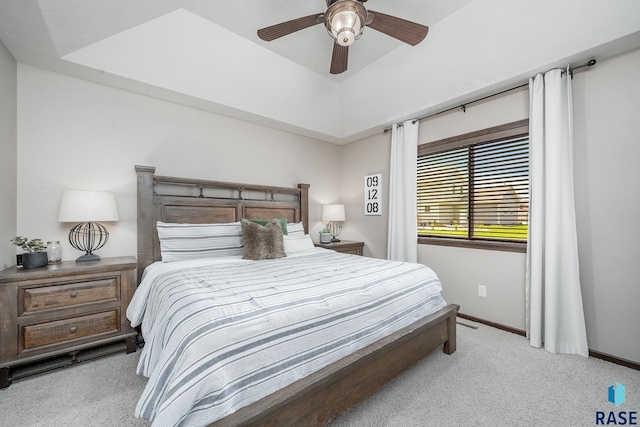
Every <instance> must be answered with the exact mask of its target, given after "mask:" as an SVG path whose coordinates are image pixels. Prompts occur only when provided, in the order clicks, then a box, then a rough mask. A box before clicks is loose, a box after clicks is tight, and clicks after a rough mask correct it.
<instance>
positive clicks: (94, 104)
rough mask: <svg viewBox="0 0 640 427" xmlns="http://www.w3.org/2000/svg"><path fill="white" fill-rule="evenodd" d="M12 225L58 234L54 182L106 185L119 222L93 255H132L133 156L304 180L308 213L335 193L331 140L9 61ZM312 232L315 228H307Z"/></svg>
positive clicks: (190, 170)
mask: <svg viewBox="0 0 640 427" xmlns="http://www.w3.org/2000/svg"><path fill="white" fill-rule="evenodd" d="M17 123H18V154H17V170H18V172H17V174H18V180H17V181H18V183H17V190H18V199H17V212H18V226H17V228H18V233H20V234H23V235H27V236H28V237H39V238H42V239H43V240H60V242H61V243H62V244H63V259H66V260H69V259H75V258H77V257H78V256H79V255H81V253H80V252H79V251H77V250H75V249H73V248H72V247H71V246H70V245H69V242H68V239H67V234H68V230H69V228H70V227H71V226H72V224H61V223H58V222H57V215H58V207H59V202H60V195H61V193H62V191H64V190H68V189H83V190H103V191H113V192H115V194H116V199H117V202H118V210H119V214H120V221H119V222H117V223H114V224H107V226H108V229H109V232H110V237H109V242H108V244H107V245H106V246H105V247H104V248H102V249H100V250H99V251H98V252H97V253H98V254H100V255H102V256H121V255H135V254H136V174H135V171H134V165H136V164H139V165H150V166H156V167H157V173H158V174H160V175H167V176H184V177H193V178H202V179H209V180H217V181H234V182H248V183H254V184H255V183H262V184H265V185H275V186H295V185H297V184H298V183H299V182H305V183H308V184H310V185H311V188H310V221H311V225H312V227H313V228H312V231H317V230H319V225H320V215H321V212H320V210H321V205H322V204H324V203H330V202H334V201H336V199H337V198H338V196H339V192H340V163H339V152H340V147H339V146H336V145H333V144H330V143H327V142H322V141H318V140H314V139H311V138H306V137H301V136H297V135H293V134H290V133H287V132H282V131H278V130H273V129H270V128H266V127H263V126H259V125H255V124H250V123H247V122H243V121H241V120H237V119H231V118H228V117H224V116H221V115H217V114H214V113H210V112H205V111H202V110H198V109H195V108H191V107H185V106H183V105H178V104H173V103H170V102H167V101H162V100H158V99H155V98H151V97H147V96H144V95H139V94H136V93H132V92H127V91H124V90H120V89H114V88H111V87H107V86H103V85H100V84H97V83H92V82H89V81H85V80H81V79H78V78H75V77H69V76H65V75H62V74H57V73H53V72H50V71H46V70H43V69H40V68H35V67H31V66H28V65H23V64H18V119H17ZM312 235H313V236H316V235H317V233H313V234H312Z"/></svg>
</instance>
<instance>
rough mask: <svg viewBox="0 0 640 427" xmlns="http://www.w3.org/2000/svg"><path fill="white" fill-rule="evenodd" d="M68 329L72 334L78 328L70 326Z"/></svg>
mask: <svg viewBox="0 0 640 427" xmlns="http://www.w3.org/2000/svg"><path fill="white" fill-rule="evenodd" d="M69 330H70V331H71V333H72V334H73V333H75V332H76V331H77V330H78V328H77V327H76V326H72V327H71V328H70V329H69Z"/></svg>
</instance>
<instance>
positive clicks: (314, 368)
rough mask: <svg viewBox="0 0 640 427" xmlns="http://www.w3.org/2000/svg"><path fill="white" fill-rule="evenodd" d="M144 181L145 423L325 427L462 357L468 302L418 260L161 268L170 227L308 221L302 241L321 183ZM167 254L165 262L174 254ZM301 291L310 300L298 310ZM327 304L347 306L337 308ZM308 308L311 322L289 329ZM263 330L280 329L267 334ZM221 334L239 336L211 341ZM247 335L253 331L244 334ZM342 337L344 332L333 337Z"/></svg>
mask: <svg viewBox="0 0 640 427" xmlns="http://www.w3.org/2000/svg"><path fill="white" fill-rule="evenodd" d="M136 172H137V177H138V279H139V283H141V285H140V286H139V288H138V290H137V291H136V296H134V300H132V304H131V306H130V308H131V310H128V311H127V316H128V317H129V318H130V319H131V320H132V323H133V324H134V325H137V324H141V326H142V331H143V332H145V335H144V338H145V347H144V348H143V351H142V353H141V360H140V364H139V366H138V373H141V374H143V375H145V376H148V377H149V378H150V380H149V383H148V384H147V388H146V389H145V391H144V393H143V396H142V397H141V399H140V402H138V408H137V414H136V415H137V416H141V417H143V418H153V419H154V425H207V424H209V425H212V426H215V427H221V426H250V425H255V426H258V425H260V426H275V425H282V426H288V425H291V426H293V425H295V426H316V425H325V424H327V423H329V422H330V421H331V420H333V419H335V418H336V417H338V416H339V415H340V414H341V413H343V412H345V411H346V410H348V409H349V408H350V407H352V406H354V405H355V404H357V403H358V402H360V401H362V400H363V399H364V398H366V397H367V396H369V395H371V394H372V393H374V392H375V391H376V390H378V389H379V388H380V387H382V386H383V385H384V384H385V383H387V382H388V381H390V380H391V379H393V378H394V377H395V376H397V375H398V374H399V373H400V372H402V371H403V370H405V369H406V368H408V367H409V366H411V365H412V364H414V363H415V362H417V361H418V360H420V359H421V358H422V357H424V356H425V355H426V354H428V353H429V352H431V351H433V350H434V349H435V348H437V347H440V346H442V348H443V350H444V352H445V353H447V354H451V353H453V352H455V349H456V335H455V334H456V323H455V321H456V315H457V312H458V308H459V307H458V306H457V305H455V304H448V305H447V304H446V303H444V300H442V299H441V295H440V292H439V290H440V288H439V286H440V284H439V280H438V279H437V276H435V274H434V273H433V272H431V271H430V270H429V269H427V268H426V267H424V266H421V265H419V264H407V263H395V262H392V261H385V260H375V259H372V258H364V257H359V256H355V255H346V254H338V253H336V252H334V251H329V250H326V249H321V248H305V250H301V251H300V252H299V253H289V252H288V253H287V256H286V257H283V258H281V259H275V260H271V259H268V260H261V261H250V260H244V259H238V258H241V257H237V256H236V257H234V256H230V257H221V258H216V259H186V260H181V259H178V258H176V260H175V261H176V262H159V261H160V260H162V251H161V244H160V238H159V235H158V230H160V233H161V237H162V236H163V234H162V233H164V231H163V229H162V227H161V226H160V225H162V224H169V225H168V227H170V228H171V227H174V226H177V225H179V224H197V226H195V227H196V228H197V227H199V226H200V225H202V226H203V227H204V226H209V225H212V224H213V225H214V226H215V227H220V229H225V230H227V229H229V228H231V227H235V224H237V223H238V222H239V221H240V219H241V218H246V219H252V220H270V219H278V220H280V221H284V220H286V223H287V224H295V225H298V226H299V227H301V228H302V234H303V235H304V233H307V232H308V230H309V219H308V217H309V212H308V201H309V185H307V184H299V185H298V186H297V187H296V188H288V187H272V186H264V185H249V184H238V183H228V182H217V181H206V180H201V179H187V178H177V177H166V176H158V175H155V168H154V167H149V166H136ZM158 223H160V225H159V224H158ZM307 238H308V237H307ZM164 239H165V240H163V244H164V242H166V237H164ZM164 252H165V257H166V256H167V253H168V250H167V247H166V246H164ZM165 260H166V259H165ZM328 266H330V268H329V267H328ZM147 267H149V268H147ZM145 269H146V272H145ZM143 272H144V276H145V277H144V280H142V279H143ZM303 273H304V274H303ZM347 275H348V276H349V281H348V282H347V281H346V279H345V280H343V277H345V278H346V277H347ZM252 277H260V286H262V287H260V288H256V284H255V283H254V282H256V281H255V279H253V282H252V279H251V278H252ZM168 278H171V279H172V280H171V281H169V280H168ZM385 278H386V279H385ZM393 281H396V282H398V283H399V282H400V281H403V282H406V284H407V286H406V287H403V288H402V290H401V291H397V292H396V291H394V289H393V288H389V287H388V286H390V283H391V282H393ZM427 282H429V283H430V284H431V285H430V286H426V285H424V283H427ZM202 283H205V284H206V286H201V284H202ZM230 283H233V284H232V285H229V284H230ZM418 283H420V285H419V286H418ZM187 288H188V289H189V291H188V292H187V291H185V289H187ZM192 289H196V290H195V291H194V292H192ZM245 290H246V292H245ZM350 294H356V295H357V300H358V304H357V305H353V303H352V302H348V301H349V300H348V297H349V295H350ZM238 295H240V296H241V299H242V298H244V299H243V304H244V306H242V307H241V308H238V307H240V306H238V305H236V302H235V300H234V305H233V308H230V307H231V303H230V301H231V299H232V298H238ZM296 295H298V296H300V299H302V300H304V301H305V302H304V304H307V305H306V306H305V305H303V306H302V307H294V306H293V303H291V304H290V300H291V301H293V299H294V296H296ZM327 296H329V297H327ZM349 298H352V297H349ZM318 300H321V301H320V302H319V303H318ZM327 300H331V304H336V305H335V306H333V305H332V307H331V308H327V307H328V306H327V307H325V305H327ZM265 301H274V302H275V303H274V305H270V304H269V305H267V304H265ZM285 307H286V310H291V312H289V311H285ZM289 307H292V308H289ZM336 307H337V308H336ZM169 310H171V311H169ZM213 310H219V311H213ZM230 310H231V311H232V313H231V317H230V318H232V319H233V320H222V316H220V313H222V312H224V313H226V314H228V312H229V311H230ZM385 310H386V311H385ZM270 311H277V312H278V313H280V314H279V315H280V316H282V317H281V318H279V319H280V320H273V318H268V317H267V316H266V315H265V316H263V315H262V313H263V312H265V313H266V312H270ZM369 311H370V312H371V314H369ZM196 312H197V313H204V312H206V313H209V314H206V315H203V316H201V317H202V318H207V316H209V317H208V318H210V319H215V321H216V322H218V323H219V324H218V326H217V327H216V328H212V327H210V326H209V325H210V323H211V322H208V323H207V322H205V323H206V325H205V323H202V320H198V321H197V320H196V318H197V317H198V316H199V315H196V314H193V315H191V313H196ZM296 312H298V314H296ZM211 313H214V314H211ZM300 313H305V314H306V316H307V319H301V320H295V321H291V320H290V319H294V318H295V316H296V315H297V316H299V315H300ZM374 313H375V314H374ZM380 313H385V314H380ZM234 316H235V317H234ZM365 316H372V317H365ZM374 316H375V320H373V318H374ZM225 319H226V318H225ZM238 319H242V321H240V320H238ZM264 319H271V320H268V321H265V320H264ZM198 322H200V323H198ZM243 322H244V323H243ZM295 322H299V323H295ZM375 322H377V323H379V324H380V326H378V325H374V323H375ZM214 323H215V322H214ZM264 323H268V324H269V326H270V328H271V329H270V330H269V331H267V330H264V331H263V330H262V329H260V328H262V327H263V326H262V324H264ZM220 325H223V326H220ZM220 328H222V329H225V328H228V330H227V332H226V335H227V336H231V337H235V338H234V339H228V338H225V337H224V335H220V334H218V335H214V332H211V331H212V330H213V329H220ZM232 328H236V329H232ZM196 331H197V332H196ZM244 331H247V332H246V333H247V334H248V335H247V336H246V337H245V336H242V337H241V336H240V335H239V334H241V333H244ZM337 332H340V333H342V334H343V335H341V336H340V337H339V338H338V337H336V336H334V335H332V334H334V333H337ZM216 333H217V332H216ZM314 334H316V335H318V337H320V338H315V337H314ZM293 336H295V339H296V340H293V338H292V337H293ZM196 337H197V338H196ZM283 337H286V338H283ZM227 339H228V341H225V340H227ZM307 339H308V340H317V339H320V340H321V341H317V342H318V343H320V342H321V343H322V344H323V345H317V344H316V345H311V344H308V342H307V341H305V340H307ZM267 342H268V344H266V343H267ZM309 342H316V341H309ZM249 343H250V344H249ZM249 347H251V348H252V350H251V351H248V350H247V349H248V348H249ZM320 347H326V348H325V349H324V350H323V351H320ZM254 348H255V349H254ZM260 351H262V352H263V353H258V352H260ZM254 353H255V354H254ZM229 354H233V355H234V356H233V357H234V359H231V358H230V356H228V355H229ZM302 354H304V357H298V356H300V355H302ZM276 356H277V357H276ZM303 359H304V360H303ZM221 360H225V362H224V363H222V364H225V365H229V366H230V370H231V371H233V369H237V370H238V372H237V373H234V375H238V376H237V377H234V378H233V379H232V380H228V378H227V377H228V376H230V375H231V374H230V373H229V372H230V371H229V372H227V371H220V369H221V368H220V361H221ZM227 361H228V363H227ZM243 369H246V371H242V370H243ZM222 377H224V378H227V379H225V380H221V379H220V378H222ZM225 384H226V385H225ZM229 384H234V386H233V387H230V386H229ZM225 387H226V388H225ZM262 387H264V389H263V388H262ZM230 390H231V391H230ZM221 396H222V397H221Z"/></svg>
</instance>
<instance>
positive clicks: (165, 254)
mask: <svg viewBox="0 0 640 427" xmlns="http://www.w3.org/2000/svg"><path fill="white" fill-rule="evenodd" d="M157 228H158V238H159V239H160V253H161V254H162V261H163V262H173V261H183V260H187V259H196V258H218V257H224V256H238V255H242V245H243V239H242V227H241V226H240V223H239V222H230V223H226V224H222V223H221V224H177V223H167V222H160V221H158V223H157Z"/></svg>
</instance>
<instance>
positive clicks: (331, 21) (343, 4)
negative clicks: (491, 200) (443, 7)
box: [258, 0, 429, 74]
mask: <svg viewBox="0 0 640 427" xmlns="http://www.w3.org/2000/svg"><path fill="white" fill-rule="evenodd" d="M326 1H327V10H326V12H324V13H316V14H313V15H309V16H303V17H301V18H297V19H293V20H291V21H286V22H282V23H280V24H276V25H272V26H270V27H266V28H261V29H259V30H258V37H260V38H261V39H262V40H264V41H267V42H270V41H272V40H275V39H277V38H280V37H282V36H286V35H288V34H291V33H295V32H296V31H300V30H303V29H305V28H309V27H312V26H314V25H316V24H322V23H324V25H325V27H326V28H327V32H328V33H329V35H330V36H331V37H333V39H334V43H333V54H332V56H331V67H330V70H329V72H330V73H331V74H340V73H342V72H344V71H346V70H347V62H348V58H349V46H351V45H352V44H353V42H354V41H355V40H358V39H359V38H360V36H362V32H363V31H364V28H365V27H370V28H373V29H374V30H377V31H380V32H381V33H384V34H386V35H388V36H391V37H393V38H395V39H398V40H400V41H402V42H404V43H407V44H410V45H411V46H415V45H417V44H418V43H420V42H421V41H422V40H424V38H425V37H426V36H427V32H428V31H429V27H427V26H425V25H421V24H416V23H415V22H411V21H407V20H405V19H402V18H397V17H395V16H391V15H386V14H384V13H381V12H375V11H373V10H369V11H367V9H365V7H364V3H366V1H367V0H326Z"/></svg>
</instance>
